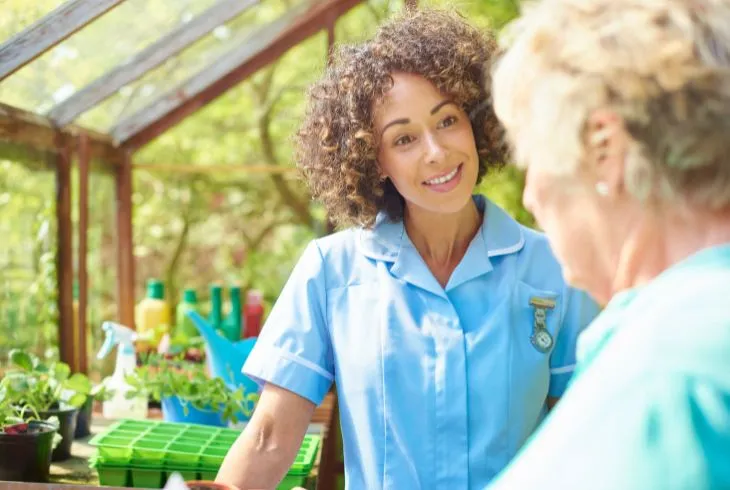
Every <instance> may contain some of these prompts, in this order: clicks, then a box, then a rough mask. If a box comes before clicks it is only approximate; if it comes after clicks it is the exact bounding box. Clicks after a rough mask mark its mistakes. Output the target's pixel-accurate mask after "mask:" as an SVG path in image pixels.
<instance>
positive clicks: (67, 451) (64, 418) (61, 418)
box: [38, 407, 78, 461]
mask: <svg viewBox="0 0 730 490" xmlns="http://www.w3.org/2000/svg"><path fill="white" fill-rule="evenodd" d="M77 413H78V408H75V407H62V408H51V409H50V410H48V411H47V412H40V413H39V414H38V415H40V416H41V418H43V419H47V418H48V417H57V418H58V422H59V427H58V433H59V435H60V436H61V442H60V443H58V446H56V449H54V450H53V454H52V455H51V461H65V460H67V459H68V458H70V457H71V444H72V443H73V441H74V432H76V415H77Z"/></svg>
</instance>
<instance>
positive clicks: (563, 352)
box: [548, 287, 600, 398]
mask: <svg viewBox="0 0 730 490" xmlns="http://www.w3.org/2000/svg"><path fill="white" fill-rule="evenodd" d="M564 298H565V300H564V301H565V303H564V311H565V313H564V314H563V317H562V324H561V326H560V330H559V332H558V338H557V339H556V341H555V348H554V349H553V352H552V354H551V355H550V388H549V389H548V395H549V396H551V397H556V398H558V397H561V396H563V392H565V389H566V388H567V386H568V383H569V381H570V379H571V378H572V376H573V371H575V363H576V359H575V352H576V345H577V340H578V337H579V336H580V334H581V332H583V330H585V328H586V327H587V326H588V325H590V323H591V322H592V321H593V319H594V318H595V317H596V316H597V315H598V313H599V311H600V309H599V307H598V305H597V304H596V302H595V301H593V300H592V299H591V298H590V296H588V295H587V294H586V293H585V292H583V291H580V290H577V289H573V288H569V287H568V288H566V289H565V294H564Z"/></svg>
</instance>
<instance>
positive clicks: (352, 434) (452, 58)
mask: <svg viewBox="0 0 730 490" xmlns="http://www.w3.org/2000/svg"><path fill="white" fill-rule="evenodd" d="M494 50H495V44H494V42H493V41H491V40H490V39H489V38H488V37H486V36H485V35H484V34H483V33H481V32H480V31H479V30H477V29H475V28H473V27H471V26H470V25H468V24H466V23H465V22H464V21H463V20H462V19H461V18H459V17H458V16H456V15H452V14H448V13H444V12H436V11H424V12H420V13H417V14H415V15H412V16H406V17H402V18H399V19H396V20H394V21H392V22H390V23H388V24H386V25H384V26H383V27H382V28H381V29H380V30H379V32H378V33H377V34H376V36H375V38H374V39H372V40H371V41H368V42H365V43H363V44H361V45H357V46H349V47H344V48H343V49H341V51H340V53H339V56H338V57H337V58H336V61H335V63H334V64H333V66H332V67H331V68H329V69H328V70H327V72H326V73H325V75H324V77H323V78H322V79H321V80H319V81H318V82H317V83H315V85H314V87H313V88H312V90H311V92H310V95H309V104H308V110H307V113H306V116H305V119H304V123H303V126H302V129H301V131H300V134H299V137H298V157H297V160H298V165H299V167H300V168H301V170H302V171H303V173H304V176H305V177H306V179H307V181H308V183H309V185H310V188H311V190H312V194H313V195H314V197H315V198H316V199H318V200H320V201H321V202H323V203H324V205H325V207H326V208H327V210H328V212H329V214H330V216H332V217H334V218H336V219H337V220H338V221H339V222H340V223H341V224H343V225H352V227H351V228H349V229H346V230H345V231H342V232H339V233H336V234H334V235H332V236H329V237H326V238H322V239H318V240H315V241H313V242H312V243H310V244H309V246H308V247H307V248H306V250H305V251H304V255H303V256H302V258H301V260H300V261H299V263H298V264H297V265H296V267H295V269H294V271H293V272H292V275H291V277H290V278H289V281H288V282H287V284H286V286H285V287H284V290H283V291H282V293H281V296H280V297H279V299H278V301H277V303H276V305H275V307H274V308H273V310H272V312H271V314H270V316H269V318H268V320H267V323H266V325H265V327H264V329H263V332H262V334H261V336H260V337H259V339H258V342H257V345H256V348H255V349H254V351H253V352H252V354H251V356H250V358H249V359H248V361H247V362H246V365H245V368H244V372H245V373H247V374H248V375H249V376H251V377H253V378H255V379H257V380H259V381H261V382H264V383H265V386H264V389H263V393H262V395H261V399H260V402H259V404H258V406H257V408H256V411H255V414H254V416H253V418H252V420H251V422H250V424H249V425H248V427H247V428H246V430H245V431H244V433H243V435H242V436H241V438H239V440H238V441H237V443H236V444H235V445H234V447H233V448H232V450H231V451H230V453H229V454H228V456H227V458H226V460H225V462H224V464H223V467H222V469H221V471H220V473H219V475H218V479H219V480H220V481H223V482H229V483H234V484H236V485H237V486H239V488H273V487H274V486H275V485H276V483H277V482H278V481H279V479H280V478H281V477H282V476H283V475H284V474H285V473H286V471H287V469H288V468H289V466H290V465H291V463H292V460H293V458H294V456H295V454H296V452H297V449H298V447H299V445H300V444H301V441H302V437H303V435H304V433H305V431H306V430H307V425H308V423H309V422H310V418H311V416H312V411H313V410H314V408H315V406H316V405H317V404H319V403H320V402H321V401H322V399H323V397H324V396H325V394H326V393H327V392H328V391H329V389H330V387H331V385H332V382H333V381H335V382H336V386H337V394H338V401H339V408H340V421H341V427H342V437H343V442H344V451H345V476H346V482H347V488H349V489H383V488H388V489H398V490H401V489H415V488H448V489H478V490H481V489H482V488H484V486H485V485H486V484H487V482H488V481H490V479H491V478H492V477H493V476H494V475H495V474H496V473H497V472H498V471H499V470H500V469H502V468H503V467H504V465H505V464H506V463H507V462H508V461H509V460H510V458H511V457H512V456H513V455H514V454H515V452H516V451H517V449H518V448H519V447H520V445H521V444H522V443H523V442H524V441H525V439H526V438H527V437H528V435H529V434H530V433H531V432H532V431H533V429H534V428H535V427H536V426H537V424H538V423H539V422H540V421H541V419H542V416H543V414H544V412H545V411H546V409H547V405H548V404H549V403H552V402H554V400H555V399H556V398H557V397H559V396H560V395H561V394H562V392H563V390H564V388H565V386H566V384H567V382H568V380H569V378H570V376H571V374H572V370H573V364H574V348H575V339H576V337H577V334H578V333H579V332H580V331H581V329H582V328H583V327H584V326H585V325H587V323H589V322H590V321H591V320H592V319H593V317H594V315H595V313H596V310H597V308H596V306H595V303H593V302H591V301H589V300H587V296H586V295H584V294H580V293H577V292H576V291H573V290H571V289H569V288H567V287H566V286H565V283H564V282H563V278H562V275H561V271H560V269H559V267H558V264H557V261H556V260H555V259H554V258H553V255H552V253H551V251H550V249H549V247H548V245H547V241H546V239H545V238H543V236H542V235H540V234H538V233H535V232H533V231H531V230H528V229H526V228H523V227H522V226H520V225H519V224H518V223H516V222H515V221H514V220H512V218H510V217H509V216H508V215H507V214H506V213H505V212H504V211H502V210H501V209H500V208H498V207H497V206H495V205H494V204H492V203H491V202H489V201H487V200H486V199H484V198H482V197H481V196H473V195H472V193H473V192H474V188H475V185H476V184H477V182H478V181H479V179H480V178H481V177H482V176H483V175H484V173H485V172H486V171H487V168H488V167H489V166H493V165H497V164H498V163H499V162H501V161H502V159H503V152H502V142H501V133H502V131H501V129H500V128H501V127H500V126H499V124H498V123H497V121H496V118H495V117H494V113H493V111H492V107H491V106H490V105H489V104H488V103H485V101H487V100H489V94H488V92H487V87H488V84H487V80H486V79H485V70H484V68H485V65H487V64H488V62H489V60H490V58H491V56H492V54H493V52H494Z"/></svg>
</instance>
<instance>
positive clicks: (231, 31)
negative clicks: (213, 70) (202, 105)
mask: <svg viewBox="0 0 730 490" xmlns="http://www.w3.org/2000/svg"><path fill="white" fill-rule="evenodd" d="M288 3H290V2H287V1H285V0H269V1H266V2H262V4H261V5H258V6H256V7H254V8H252V9H249V10H247V11H245V12H244V13H242V14H241V15H239V16H238V17H236V18H235V19H232V20H231V21H229V22H227V23H226V24H224V25H221V26H219V27H218V28H216V29H215V30H214V31H213V32H212V33H211V34H209V35H207V36H205V37H203V38H202V39H200V40H199V41H198V42H196V43H195V44H193V45H192V46H190V47H188V48H187V49H185V50H184V51H182V52H181V53H180V54H179V55H178V56H176V57H174V58H172V59H170V60H168V61H167V62H166V63H164V64H162V65H160V66H159V67H157V68H155V69H154V70H152V71H150V72H149V73H148V74H147V75H146V76H144V77H142V78H141V79H139V80H137V81H136V82H133V83H131V84H129V85H128V86H126V87H123V88H122V89H121V90H119V92H117V94H115V95H114V96H112V97H110V98H109V99H107V100H106V101H104V102H102V103H101V104H99V106H98V107H96V108H95V109H92V110H91V111H89V112H88V113H86V114H85V115H83V116H82V117H81V118H79V123H80V124H81V125H83V126H86V127H89V128H93V129H96V130H98V131H102V132H107V131H109V130H110V129H111V128H112V127H113V126H114V125H115V124H116V123H117V122H119V121H120V120H122V119H124V118H126V117H129V116H130V115H132V114H134V113H135V112H137V111H139V110H140V109H143V108H144V107H146V106H148V105H149V104H151V103H152V102H154V101H155V100H157V99H158V98H160V97H161V96H163V95H164V94H166V93H167V92H168V91H170V90H171V89H172V88H173V87H176V86H177V85H179V84H181V83H183V82H184V81H185V80H188V79H189V78H190V77H192V76H193V75H195V74H197V73H199V72H200V71H202V70H204V69H205V68H206V67H207V66H209V65H210V64H211V63H213V62H215V60H217V59H219V58H220V57H221V56H224V55H225V54H226V53H228V52H230V51H231V50H233V49H236V48H240V47H241V46H243V45H244V44H245V43H246V41H247V40H248V37H249V36H250V35H252V34H253V33H254V32H255V31H256V29H258V28H260V27H261V26H264V25H266V24H268V23H269V22H271V21H273V20H275V19H277V18H278V17H280V16H281V15H282V14H284V13H285V12H286V10H287V4H288Z"/></svg>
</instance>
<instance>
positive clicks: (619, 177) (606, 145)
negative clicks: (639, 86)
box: [586, 109, 629, 196]
mask: <svg viewBox="0 0 730 490" xmlns="http://www.w3.org/2000/svg"><path fill="white" fill-rule="evenodd" d="M628 142H629V136H628V133H627V132H626V128H625V127H624V121H623V119H622V118H621V116H619V115H618V114H616V113H615V112H613V111H611V110H608V109H597V110H595V111H593V112H592V113H591V115H590V116H589V118H588V124H587V131H586V149H587V152H586V153H587V156H588V164H589V167H590V168H591V170H592V173H593V174H594V178H595V184H596V188H597V190H599V192H600V193H601V194H603V195H609V196H615V195H618V194H620V193H621V192H623V187H624V172H625V165H626V156H627V154H628Z"/></svg>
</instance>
